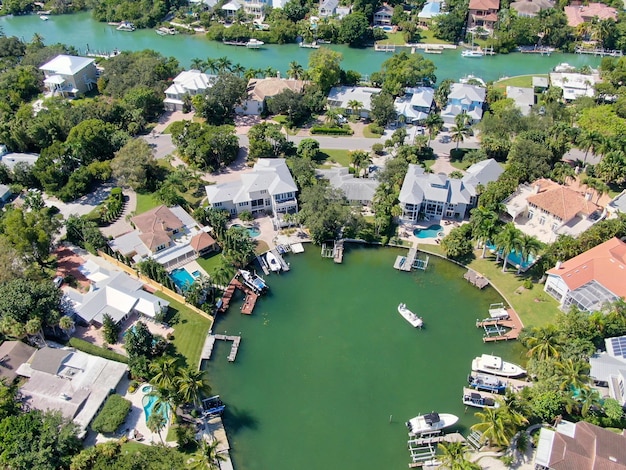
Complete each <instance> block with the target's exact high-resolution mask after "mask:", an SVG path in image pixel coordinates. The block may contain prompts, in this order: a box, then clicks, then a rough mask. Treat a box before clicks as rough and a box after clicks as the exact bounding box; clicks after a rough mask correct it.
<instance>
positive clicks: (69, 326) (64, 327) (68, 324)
mask: <svg viewBox="0 0 626 470" xmlns="http://www.w3.org/2000/svg"><path fill="white" fill-rule="evenodd" d="M59 328H61V331H63V333H65V334H66V335H67V336H69V334H70V332H71V331H72V330H73V329H74V320H72V319H71V318H70V317H68V316H67V315H64V316H62V317H61V318H60V319H59Z"/></svg>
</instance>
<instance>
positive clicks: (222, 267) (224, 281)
mask: <svg viewBox="0 0 626 470" xmlns="http://www.w3.org/2000/svg"><path fill="white" fill-rule="evenodd" d="M232 277H233V270H232V269H231V268H230V267H229V266H227V265H226V264H225V263H220V264H219V265H218V266H217V267H216V268H215V269H214V270H213V282H214V283H215V285H218V286H226V285H228V283H229V282H230V280H231V279H232Z"/></svg>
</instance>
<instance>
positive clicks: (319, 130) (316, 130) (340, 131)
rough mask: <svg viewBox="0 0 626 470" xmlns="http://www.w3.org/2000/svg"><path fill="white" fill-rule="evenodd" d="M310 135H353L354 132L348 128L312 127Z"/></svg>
mask: <svg viewBox="0 0 626 470" xmlns="http://www.w3.org/2000/svg"><path fill="white" fill-rule="evenodd" d="M311 134H330V135H352V134H354V131H353V130H352V129H350V126H345V127H324V126H313V127H312V128H311Z"/></svg>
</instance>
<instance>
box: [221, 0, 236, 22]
mask: <svg viewBox="0 0 626 470" xmlns="http://www.w3.org/2000/svg"><path fill="white" fill-rule="evenodd" d="M240 9H241V3H239V2H238V1H237V0H230V1H229V2H228V3H226V4H224V5H222V11H223V12H224V13H225V14H226V18H233V17H234V16H235V15H236V14H237V12H238V11H239V10H240Z"/></svg>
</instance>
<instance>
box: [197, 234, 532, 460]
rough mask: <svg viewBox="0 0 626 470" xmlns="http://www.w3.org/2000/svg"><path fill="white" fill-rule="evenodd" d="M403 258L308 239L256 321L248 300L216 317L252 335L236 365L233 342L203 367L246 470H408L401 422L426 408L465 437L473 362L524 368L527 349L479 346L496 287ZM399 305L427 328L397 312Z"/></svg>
mask: <svg viewBox="0 0 626 470" xmlns="http://www.w3.org/2000/svg"><path fill="white" fill-rule="evenodd" d="M403 253H404V254H405V253H406V250H400V249H392V248H365V247H354V246H352V245H351V246H350V247H349V248H348V250H347V251H346V254H345V257H344V263H343V264H341V265H337V264H334V263H333V262H332V260H330V259H323V258H321V256H320V251H319V247H315V246H313V245H306V252H305V253H304V254H301V255H291V256H290V257H289V258H288V261H289V262H290V263H291V268H292V269H291V271H290V272H288V273H282V274H280V275H271V276H268V277H267V279H266V280H267V281H268V283H269V284H270V287H271V289H270V292H269V293H268V294H267V295H266V296H264V297H262V298H261V299H260V300H259V302H258V303H257V306H256V308H255V311H254V314H253V315H252V316H244V315H241V314H240V313H239V306H240V305H241V301H239V302H238V303H234V304H231V307H230V310H229V312H228V313H227V314H226V315H225V316H222V317H219V318H218V321H217V323H216V325H215V330H214V331H215V332H216V333H226V334H229V335H239V334H240V335H241V336H242V338H243V339H242V343H241V346H240V349H239V353H238V355H237V360H236V362H235V363H229V362H228V361H227V359H226V357H227V355H228V353H229V351H230V343H222V342H218V344H217V345H216V348H215V350H214V351H213V357H212V359H211V360H210V361H209V362H208V363H207V364H205V369H206V370H207V371H208V375H209V378H210V382H211V384H212V385H213V392H214V393H218V394H220V395H221V397H222V399H223V400H224V401H225V402H226V403H227V412H226V414H225V423H226V428H227V430H228V435H229V440H230V444H231V446H232V447H233V457H234V464H235V468H236V469H237V470H266V469H269V468H271V469H273V470H293V469H295V468H299V469H306V470H318V469H319V470H325V469H328V468H341V469H343V470H357V469H358V470H380V469H390V470H391V469H402V468H406V465H407V463H408V462H409V453H408V450H407V444H406V441H407V439H408V437H407V430H406V427H405V424H404V423H405V421H406V420H408V419H409V418H411V417H413V416H415V415H417V414H418V413H427V412H431V411H438V412H447V413H453V414H455V415H457V416H459V417H460V418H461V420H460V426H459V427H458V428H457V429H458V430H459V431H460V432H463V433H464V434H466V433H467V431H468V427H469V426H471V424H473V423H474V422H475V417H474V412H475V411H477V410H476V409H472V408H470V409H469V410H467V411H466V410H465V407H464V406H463V404H462V403H461V394H462V387H463V386H464V385H465V384H466V383H467V382H466V378H467V374H468V373H469V371H470V369H471V360H472V359H473V358H474V357H475V356H477V355H479V354H481V353H494V354H498V355H501V356H504V357H506V358H509V359H511V360H514V361H517V362H519V360H520V349H519V346H518V345H514V344H513V343H501V344H493V343H491V344H489V345H485V344H484V343H483V342H482V332H481V331H480V330H478V329H477V328H476V326H475V321H476V319H477V318H483V317H485V316H487V309H488V306H489V304H490V303H492V302H497V301H500V298H499V296H498V294H497V293H496V292H495V291H494V290H493V289H492V288H490V287H488V288H486V289H485V290H483V291H480V290H478V289H477V288H475V287H473V286H470V285H469V284H468V283H467V282H466V281H465V280H464V279H463V277H462V275H463V273H464V270H463V269H461V268H460V267H458V266H456V265H454V264H452V263H450V262H447V261H444V260H440V259H435V258H434V257H431V258H430V263H429V266H428V269H427V270H426V271H425V272H424V271H416V272H412V273H406V272H399V271H395V270H394V269H393V262H394V260H395V257H396V256H397V255H398V254H403ZM400 302H404V303H406V304H407V306H408V307H409V308H410V309H412V310H413V311H414V312H415V313H417V314H418V315H420V316H422V317H423V318H424V323H425V327H424V329H423V330H418V329H414V328H412V327H411V326H410V325H409V324H408V323H407V322H406V320H404V319H403V318H402V317H401V316H400V314H399V313H398V311H397V307H398V304H399V303H400Z"/></svg>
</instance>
